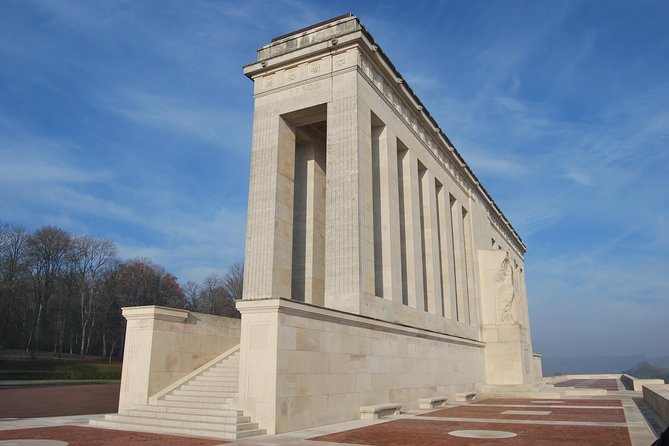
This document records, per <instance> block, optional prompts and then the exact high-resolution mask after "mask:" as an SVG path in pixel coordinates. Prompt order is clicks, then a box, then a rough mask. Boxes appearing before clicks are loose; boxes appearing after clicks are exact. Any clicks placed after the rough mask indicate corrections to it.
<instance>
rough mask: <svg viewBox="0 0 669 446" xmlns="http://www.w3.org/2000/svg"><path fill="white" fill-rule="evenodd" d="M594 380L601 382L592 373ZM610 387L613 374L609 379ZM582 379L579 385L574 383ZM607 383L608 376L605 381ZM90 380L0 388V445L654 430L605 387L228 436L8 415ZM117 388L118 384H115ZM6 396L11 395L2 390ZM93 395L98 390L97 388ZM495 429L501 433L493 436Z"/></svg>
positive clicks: (556, 437) (506, 441)
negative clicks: (591, 392)
mask: <svg viewBox="0 0 669 446" xmlns="http://www.w3.org/2000/svg"><path fill="white" fill-rule="evenodd" d="M592 381H593V382H592V383H591V385H592V386H593V387H592V388H599V387H598V385H600V383H597V382H594V381H596V380H592ZM613 381H614V384H616V389H618V388H620V387H622V386H619V385H618V383H619V381H618V380H613ZM580 384H581V385H585V384H583V383H580ZM609 384H610V383H609ZM87 390H91V391H93V390H94V391H95V392H98V393H99V392H100V391H101V390H100V389H99V388H97V387H95V386H54V388H51V389H50V388H44V387H39V388H23V389H0V400H1V401H2V405H1V408H2V411H3V412H2V413H3V417H4V418H2V419H0V446H8V445H12V446H18V445H20V446H56V445H60V446H64V445H66V444H67V445H72V446H78V445H80V446H83V445H99V446H103V445H144V446H153V445H156V446H158V445H167V446H177V445H184V446H191V445H194V446H200V445H201V446H209V445H212V446H213V445H220V444H237V445H248V446H268V445H301V446H334V445H347V444H353V445H370V446H413V445H444V446H449V445H452V446H463V445H472V446H474V445H479V446H482V445H526V444H533V445H534V444H539V445H546V446H548V445H581V446H582V445H585V446H587V445H600V444H606V445H613V446H618V445H620V446H628V445H629V446H645V445H650V444H651V443H652V442H653V441H654V438H655V434H654V433H653V429H652V428H651V427H650V425H651V424H652V423H650V422H649V421H653V420H646V419H645V418H644V416H643V415H642V413H641V410H640V406H641V409H642V410H643V402H642V401H641V398H640V394H639V392H633V391H628V390H608V393H607V395H605V396H597V397H591V398H587V397H579V398H564V399H541V398H512V397H505V398H481V399H478V400H475V401H472V402H466V403H456V404H449V405H447V406H446V407H442V408H436V409H432V410H412V411H409V412H407V413H402V414H401V415H399V416H391V417H386V418H383V419H380V420H356V421H350V422H345V423H338V424H333V425H328V426H321V427H317V428H311V429H306V430H302V431H297V432H291V433H286V434H280V435H261V436H257V437H252V438H247V439H241V440H235V441H226V440H221V439H212V438H206V437H184V436H173V435H165V434H161V433H148V432H132V431H122V430H111V429H99V428H94V427H89V425H88V421H89V420H90V419H100V418H101V417H102V415H69V416H61V417H30V415H29V414H26V413H25V412H23V413H24V414H23V416H22V417H18V416H14V417H11V418H10V417H8V413H10V412H12V410H14V408H17V409H20V410H22V411H25V410H27V409H26V407H27V406H26V405H23V406H22V405H21V404H19V403H17V401H18V399H16V396H17V395H18V393H19V392H23V394H24V395H25V396H26V398H27V400H29V401H32V402H35V401H36V396H37V395H39V397H41V398H42V404H41V406H42V407H40V405H38V404H31V405H30V407H32V408H33V409H34V410H35V413H36V414H39V413H44V412H43V411H44V410H47V409H48V410H51V411H52V413H53V412H58V408H60V411H61V413H64V412H66V411H68V410H69V411H71V410H72V405H73V403H72V402H73V401H74V402H76V401H81V400H83V395H85V394H86V391H87ZM117 392H118V391H117ZM9 395H11V396H12V398H13V399H12V400H10V399H9V398H5V396H9ZM95 395H97V393H95ZM89 399H90V400H92V401H90V402H89V403H87V404H89V406H87V407H92V406H90V405H93V406H95V405H96V404H97V406H96V407H97V411H99V410H100V409H101V408H103V407H105V406H104V405H105V404H108V402H106V401H105V400H104V399H101V398H95V397H94V398H89ZM496 437H501V438H496Z"/></svg>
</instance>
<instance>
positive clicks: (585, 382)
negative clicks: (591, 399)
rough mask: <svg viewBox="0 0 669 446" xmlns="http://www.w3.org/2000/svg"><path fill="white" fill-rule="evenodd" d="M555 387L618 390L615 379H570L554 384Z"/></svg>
mask: <svg viewBox="0 0 669 446" xmlns="http://www.w3.org/2000/svg"><path fill="white" fill-rule="evenodd" d="M554 385H555V387H577V388H586V389H605V390H611V391H616V390H618V380H616V379H570V380H567V381H562V382H559V383H555V384H554Z"/></svg>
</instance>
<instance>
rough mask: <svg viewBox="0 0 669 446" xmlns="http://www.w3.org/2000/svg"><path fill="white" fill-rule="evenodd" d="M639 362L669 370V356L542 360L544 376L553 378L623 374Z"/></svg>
mask: <svg viewBox="0 0 669 446" xmlns="http://www.w3.org/2000/svg"><path fill="white" fill-rule="evenodd" d="M640 362H647V363H649V364H651V365H653V366H655V367H659V368H661V369H669V356H656V357H646V356H643V355H630V356H571V357H566V356H563V357H557V356H556V357H546V356H544V357H543V358H542V364H543V370H544V376H553V375H556V374H558V373H560V374H562V375H574V374H595V373H623V371H626V370H631V369H633V368H634V367H636V366H637V365H638V364H639V363H640ZM639 378H640V377H639Z"/></svg>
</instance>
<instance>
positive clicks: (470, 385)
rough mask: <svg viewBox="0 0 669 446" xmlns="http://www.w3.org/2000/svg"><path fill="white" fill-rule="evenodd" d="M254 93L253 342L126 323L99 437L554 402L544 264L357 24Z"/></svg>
mask: <svg viewBox="0 0 669 446" xmlns="http://www.w3.org/2000/svg"><path fill="white" fill-rule="evenodd" d="M244 74H245V75H246V76H247V77H249V78H250V79H251V80H252V81H253V85H254V104H255V107H254V115H253V143H252V149H251V150H252V156H251V176H250V186H249V204H248V223H247V235H246V256H245V276H244V297H243V300H241V301H239V302H238V303H237V308H238V309H239V311H240V312H241V314H242V319H241V323H240V322H239V321H238V320H233V319H228V318H222V317H216V316H209V315H203V314H197V313H192V312H188V311H184V310H175V309H166V308H160V307H139V308H127V309H124V315H125V316H126V318H127V319H128V329H127V336H126V347H125V348H126V350H125V355H126V360H125V362H124V366H123V378H122V394H121V402H120V407H119V414H118V415H113V416H108V417H107V418H108V419H107V420H106V421H104V422H99V423H100V424H104V423H107V425H110V424H115V425H116V426H119V425H126V427H128V426H130V427H131V428H134V429H137V427H138V426H140V425H143V426H146V428H147V429H148V430H150V429H151V426H155V425H157V424H156V423H158V424H160V423H161V422H162V423H163V426H164V427H169V428H170V429H172V431H174V432H181V433H198V432H199V433H202V432H205V433H209V434H215V433H217V432H218V434H219V436H222V437H227V438H237V437H240V436H244V435H252V434H254V433H259V432H261V430H266V431H267V432H268V433H280V432H287V431H294V430H298V429H303V428H308V427H313V426H319V425H324V424H330V423H335V422H340V421H345V420H352V419H356V418H359V417H360V415H361V407H363V406H373V405H377V404H387V403H392V404H395V405H401V406H402V407H403V408H405V409H410V408H417V407H418V406H419V404H420V401H421V399H423V400H425V399H426V398H432V397H437V399H438V398H448V399H450V400H456V399H457V398H461V397H463V396H465V395H469V394H474V393H479V392H483V391H486V389H490V388H496V387H499V386H528V387H530V386H532V385H535V384H537V383H539V382H540V381H541V362H540V357H539V356H538V355H536V354H534V353H533V351H532V345H531V338H530V330H529V318H528V309H527V294H526V289H525V266H524V259H523V257H524V254H525V250H526V247H525V245H524V244H523V241H522V240H521V238H520V236H519V235H518V234H517V233H516V231H515V230H514V228H513V227H512V226H511V224H510V223H509V221H508V220H507V219H506V217H505V216H504V215H503V213H502V212H501V210H500V209H499V208H498V206H497V205H496V204H495V202H494V201H493V199H492V198H491V197H490V195H489V194H488V192H487V191H486V190H485V189H484V187H483V186H482V185H481V183H480V182H479V180H478V179H477V178H476V176H475V175H474V173H473V172H472V171H471V169H470V168H469V166H468V165H467V163H466V162H465V160H464V159H463V158H462V156H461V155H460V154H459V153H458V151H457V150H456V149H455V147H454V146H453V144H452V143H451V142H450V141H449V139H448V137H447V136H446V135H445V134H444V132H443V131H442V130H441V129H440V126H439V124H438V123H437V122H436V121H435V120H434V119H433V118H432V116H431V115H430V113H429V112H428V110H427V109H426V108H425V107H424V106H423V104H422V103H421V101H420V99H418V97H417V96H416V95H415V94H414V93H413V91H412V90H411V88H410V87H409V85H407V83H406V82H405V80H404V79H403V77H402V75H401V74H400V73H399V72H398V71H397V69H395V67H394V66H393V64H392V63H391V61H390V60H389V58H388V57H387V56H386V55H385V54H384V52H383V51H382V50H381V48H380V47H379V46H378V45H377V44H376V43H375V41H374V39H373V38H372V36H371V34H370V33H369V32H368V31H367V30H366V29H365V28H364V26H363V25H362V24H361V23H360V21H359V19H358V18H356V17H355V16H352V15H350V14H347V15H345V16H341V17H337V18H334V19H331V20H328V21H326V22H322V23H319V24H316V25H313V26H310V27H308V28H305V29H302V30H298V31H295V32H293V33H290V34H286V35H284V36H281V37H277V38H275V39H273V40H272V42H271V43H269V44H268V45H265V46H263V47H262V48H260V49H259V50H258V58H257V61H256V62H254V63H251V64H249V65H247V66H245V67H244ZM242 412H243V414H242ZM216 417H219V418H220V420H218V421H216V420H217V419H216ZM165 420H166V421H165ZM212 420H214V421H212ZM170 422H171V423H170ZM177 422H178V423H177ZM207 423H208V424H207ZM180 429H181V430H180Z"/></svg>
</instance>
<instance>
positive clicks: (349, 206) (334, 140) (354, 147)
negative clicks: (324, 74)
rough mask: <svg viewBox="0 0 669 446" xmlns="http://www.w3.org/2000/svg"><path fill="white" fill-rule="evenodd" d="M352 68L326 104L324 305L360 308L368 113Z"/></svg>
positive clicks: (365, 263) (368, 198) (366, 240)
mask: <svg viewBox="0 0 669 446" xmlns="http://www.w3.org/2000/svg"><path fill="white" fill-rule="evenodd" d="M358 76H359V75H358V73H357V72H348V73H345V74H341V75H339V76H336V77H334V78H333V79H332V102H330V103H328V107H327V169H326V170H327V187H326V209H325V215H326V224H325V246H326V248H327V250H328V251H327V256H326V259H325V306H326V307H328V308H334V309H338V310H342V311H348V312H351V313H356V314H357V313H360V304H361V295H362V294H363V293H365V294H368V295H373V294H374V232H373V227H372V179H371V174H372V158H371V137H370V132H371V116H370V113H369V112H367V113H364V112H363V110H361V106H360V103H359V102H360V99H359V98H358V97H357V83H358V81H359V79H358Z"/></svg>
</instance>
